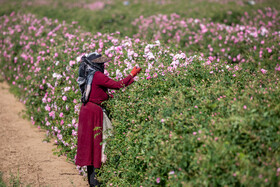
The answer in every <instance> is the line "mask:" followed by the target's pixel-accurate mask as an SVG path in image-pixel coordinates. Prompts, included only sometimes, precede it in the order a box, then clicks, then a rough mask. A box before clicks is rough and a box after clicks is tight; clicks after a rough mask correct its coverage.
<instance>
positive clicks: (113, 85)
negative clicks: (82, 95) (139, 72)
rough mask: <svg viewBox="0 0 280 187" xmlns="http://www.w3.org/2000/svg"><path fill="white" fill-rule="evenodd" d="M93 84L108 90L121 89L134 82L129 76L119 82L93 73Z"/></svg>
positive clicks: (99, 73) (98, 73) (101, 74)
mask: <svg viewBox="0 0 280 187" xmlns="http://www.w3.org/2000/svg"><path fill="white" fill-rule="evenodd" d="M94 76H95V78H94V79H95V83H96V84H97V85H99V86H103V87H106V88H109V89H116V90H118V89H120V88H123V87H126V86H128V85H130V84H132V83H133V82H134V80H133V77H132V76H131V75H128V76H127V77H126V78H124V79H122V80H120V81H114V80H112V79H110V78H109V77H107V76H106V75H104V74H103V73H101V72H96V73H95V75H94Z"/></svg>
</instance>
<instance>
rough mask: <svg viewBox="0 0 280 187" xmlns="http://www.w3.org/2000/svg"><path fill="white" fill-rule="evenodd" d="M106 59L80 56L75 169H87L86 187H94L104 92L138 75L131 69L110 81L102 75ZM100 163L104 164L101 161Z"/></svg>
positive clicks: (105, 95) (138, 69)
mask: <svg viewBox="0 0 280 187" xmlns="http://www.w3.org/2000/svg"><path fill="white" fill-rule="evenodd" d="M110 60H111V59H110V58H107V57H102V56H101V55H100V54H98V53H91V54H90V55H89V56H88V57H86V56H83V57H82V60H81V61H82V62H81V64H80V68H79V78H78V83H79V85H80V89H81V92H82V99H81V100H82V102H83V105H82V107H81V110H80V114H79V125H78V145H77V156H76V165H79V166H87V171H88V182H89V185H90V186H98V185H99V183H98V181H97V179H96V178H95V177H96V176H95V175H96V169H97V168H100V167H101V156H103V155H102V145H100V143H101V142H102V130H103V110H102V108H101V106H100V105H101V104H102V102H103V101H105V100H107V99H109V95H108V94H107V93H106V92H107V89H108V88H109V89H120V88H123V87H125V86H128V85H130V84H132V83H133V82H134V80H133V78H134V77H135V76H136V75H137V74H138V73H139V72H140V71H141V68H136V67H134V68H133V70H132V71H131V73H130V75H128V76H127V77H126V78H124V79H122V80H120V81H114V80H112V79H110V78H109V77H107V76H106V75H104V63H105V62H108V61H110ZM103 162H105V161H104V160H103Z"/></svg>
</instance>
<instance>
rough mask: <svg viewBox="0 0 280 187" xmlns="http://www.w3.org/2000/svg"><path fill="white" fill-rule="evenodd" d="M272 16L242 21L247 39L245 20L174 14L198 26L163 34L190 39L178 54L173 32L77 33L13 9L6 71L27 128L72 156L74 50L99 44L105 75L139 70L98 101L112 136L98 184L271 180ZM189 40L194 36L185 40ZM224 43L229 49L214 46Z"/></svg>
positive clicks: (275, 52)
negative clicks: (43, 133) (105, 112)
mask: <svg viewBox="0 0 280 187" xmlns="http://www.w3.org/2000/svg"><path fill="white" fill-rule="evenodd" d="M266 10H268V11H271V10H273V9H266ZM273 11H274V12H272V13H271V14H272V15H275V14H276V16H275V20H272V22H273V21H274V24H272V26H271V24H268V23H269V22H268V21H265V20H267V18H266V16H263V17H260V18H258V19H257V23H259V22H260V21H261V20H262V18H263V19H265V20H264V21H263V23H265V24H261V27H259V26H260V25H255V24H254V22H250V21H248V22H245V21H244V22H242V24H243V26H244V27H245V29H246V32H245V31H244V33H246V34H247V35H246V37H243V36H242V38H243V39H240V36H241V32H242V29H241V28H242V26H241V25H238V26H237V25H232V26H226V25H224V24H214V23H211V22H207V23H206V20H205V22H204V21H201V20H199V21H196V22H195V20H194V19H192V21H190V20H189V21H185V22H184V20H180V19H181V18H180V17H177V16H176V15H175V14H173V15H171V17H170V18H171V19H173V18H175V20H172V21H171V22H174V25H177V26H178V24H181V23H184V24H187V23H189V24H190V25H193V27H192V26H188V28H191V29H192V32H190V33H188V32H189V31H188V30H185V29H184V31H186V32H187V33H184V34H183V35H180V33H182V32H178V29H176V31H174V32H176V33H179V34H175V33H173V34H174V35H172V34H171V36H169V37H170V40H173V39H174V37H173V36H180V38H182V39H183V40H184V45H185V42H186V40H187V43H188V44H190V42H191V41H192V42H194V44H190V45H187V46H186V47H188V48H184V47H183V49H188V50H187V51H184V52H183V51H179V50H178V49H177V47H176V41H173V42H172V43H170V44H169V45H170V46H165V45H164V44H163V43H164V42H169V41H168V40H169V39H168V38H166V39H165V38H163V37H161V38H157V39H161V41H151V42H146V41H144V40H143V39H139V38H137V37H141V38H145V37H146V38H148V39H151V38H152V37H154V36H155V35H154V34H153V33H151V30H150V28H151V26H149V25H148V27H146V29H144V30H142V29H141V28H143V27H141V28H139V29H140V30H139V35H136V36H135V38H129V37H125V38H121V37H120V33H119V32H115V33H111V34H102V33H97V34H91V33H88V32H83V31H82V30H81V29H80V28H79V26H78V25H77V23H76V22H73V23H72V24H66V23H65V22H63V23H61V22H59V21H58V20H51V19H48V18H46V17H45V18H43V19H37V18H36V17H35V16H34V15H31V14H16V13H12V14H11V15H4V16H2V17H1V18H0V23H1V26H0V30H1V35H0V39H1V43H0V48H1V51H0V54H1V62H0V67H1V73H2V75H3V76H4V78H5V79H6V80H8V82H9V83H11V85H12V88H13V91H14V93H16V94H17V95H18V96H19V97H20V99H21V101H22V102H24V103H25V104H26V106H27V111H26V112H27V114H28V115H29V117H30V118H31V120H32V122H33V124H35V125H38V128H40V127H42V128H45V129H47V132H48V136H53V137H55V138H56V144H57V145H58V154H64V155H67V157H68V158H69V159H70V160H72V161H74V160H75V154H76V143H77V127H78V114H79V110H80V101H79V100H80V93H79V88H78V85H77V83H76V79H77V70H78V65H79V58H80V57H81V55H82V54H85V53H89V52H91V51H98V52H100V53H103V54H104V55H107V56H112V57H113V60H112V62H110V63H107V64H106V70H107V71H106V72H105V74H106V75H108V76H110V77H112V78H113V79H115V80H120V79H122V78H123V77H125V76H126V75H127V74H128V73H129V72H130V70H131V69H132V67H133V66H135V65H139V66H141V67H142V68H143V71H142V73H141V74H139V76H138V77H136V78H135V79H136V82H135V83H133V84H132V85H130V86H129V87H127V88H125V89H122V90H119V91H113V90H110V92H111V93H113V94H114V99H111V100H109V101H107V102H106V103H105V105H106V108H107V110H108V111H109V113H110V115H109V116H110V118H111V119H112V123H113V126H114V133H113V136H111V137H110V138H109V139H108V144H107V147H106V154H107V156H108V160H107V162H106V164H104V165H103V167H102V168H101V170H102V176H101V177H100V180H101V181H103V182H104V184H107V185H113V186H117V185H118V186H129V185H132V186H154V185H162V186H165V185H168V186H187V185H192V186H226V185H228V186H229V185H233V186H241V185H244V186H258V185H260V184H261V185H263V186H276V185H279V182H278V181H279V174H280V155H279V151H280V150H279V146H280V145H279V144H280V141H279V140H280V138H279V137H280V136H279V133H280V131H279V127H280V119H279V118H280V104H279V103H280V98H279V94H280V93H279V92H280V89H279V78H280V76H279V71H280V67H279V64H277V61H279V58H280V57H279V56H280V54H279V45H280V38H279V37H280V36H279V34H280V33H279V22H278V21H279V16H278V13H275V12H277V11H276V10H273ZM266 14H267V13H266ZM266 14H265V15H266ZM271 14H270V13H268V15H271ZM172 16H173V17H172ZM174 16H175V17H174ZM155 17H157V16H155ZM268 17H269V18H271V17H272V16H268ZM165 18H166V19H167V18H168V16H165ZM141 19H143V20H145V18H141ZM147 19H149V20H150V19H151V18H147ZM166 19H164V20H166ZM177 19H178V20H180V21H178V20H177ZM167 20H168V19H167ZM138 21H139V20H138ZM160 21H161V19H160ZM148 23H149V21H148ZM136 24H137V21H136ZM168 24H170V22H168ZM184 24H183V25H184ZM201 24H203V25H204V26H205V25H206V26H205V27H203V26H202V25H201ZM141 25H142V26H145V25H143V24H141ZM160 25H161V22H160V23H159V24H158V25H156V24H155V28H153V29H154V31H156V32H155V33H161V32H162V30H160V29H161V26H160ZM164 27H168V26H164ZM173 28H174V27H172V29H173ZM177 28H179V30H180V29H182V28H180V27H179V26H178V27H177ZM203 28H206V29H207V31H206V30H205V32H204V31H203ZM218 28H220V29H218ZM262 28H265V33H264V35H262V34H261V32H262V30H261V29H262ZM208 29H209V31H208ZM144 31H145V32H146V31H148V32H149V33H150V35H149V34H147V33H145V32H144ZM212 31H213V32H212ZM171 32H173V30H171ZM258 32H260V34H259V33H258ZM252 33H257V37H255V36H254V35H252ZM190 35H192V36H193V37H194V38H196V37H197V38H198V42H195V40H194V41H193V40H192V39H188V38H189V37H190ZM186 36H188V37H187V38H186ZM220 36H221V38H222V39H219V38H220ZM164 37H166V35H165V36H164ZM244 38H245V39H244ZM175 39H176V38H175ZM211 39H212V40H211ZM180 41H181V40H180ZM235 41H236V42H235ZM262 41H263V42H262ZM170 42H171V41H170ZM174 42H175V44H174ZM179 43H180V42H179ZM173 44H174V45H173ZM177 44H178V43H177ZM220 44H221V45H220ZM209 45H210V47H209ZM246 46H247V47H248V48H246ZM254 46H256V49H255V50H254ZM210 48H213V49H212V50H210ZM223 48H224V49H225V50H227V49H228V48H230V50H228V51H230V52H228V53H227V54H226V52H221V53H220V52H218V51H221V49H223ZM189 50H190V51H189ZM260 51H262V53H261V52H260ZM260 53H261V54H260ZM190 54H191V56H190ZM239 54H240V58H238V55H239ZM229 55H230V56H231V57H232V58H229ZM233 58H236V60H233ZM229 59H230V60H229ZM242 59H244V61H242ZM80 171H81V172H82V173H84V172H83V169H81V170H80Z"/></svg>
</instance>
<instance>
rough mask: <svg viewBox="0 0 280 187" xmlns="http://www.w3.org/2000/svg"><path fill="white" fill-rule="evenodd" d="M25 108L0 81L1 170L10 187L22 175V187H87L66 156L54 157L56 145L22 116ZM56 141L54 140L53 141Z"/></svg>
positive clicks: (42, 131) (6, 85)
mask: <svg viewBox="0 0 280 187" xmlns="http://www.w3.org/2000/svg"><path fill="white" fill-rule="evenodd" d="M23 109H24V105H23V104H22V103H21V102H19V101H18V100H17V99H16V98H15V97H14V95H13V94H11V93H9V85H8V84H7V83H6V82H0V171H1V172H2V173H3V180H4V182H5V183H6V184H9V179H10V178H11V173H12V174H13V175H14V176H16V175H17V173H18V172H19V176H20V182H21V183H23V185H22V186H26V185H30V186H32V187H33V186H59V187H62V186H78V187H80V186H81V187H83V186H88V184H87V181H85V180H84V178H83V176H81V175H79V173H78V171H77V170H76V166H75V165H74V164H73V163H70V162H67V161H66V157H64V156H61V157H58V156H56V155H53V151H52V149H54V148H56V146H55V145H53V143H46V142H43V139H44V138H45V131H44V130H40V129H38V128H37V127H36V126H34V125H32V124H31V122H30V121H28V120H26V119H23V118H22V117H21V112H22V110H23ZM52 142H53V141H52Z"/></svg>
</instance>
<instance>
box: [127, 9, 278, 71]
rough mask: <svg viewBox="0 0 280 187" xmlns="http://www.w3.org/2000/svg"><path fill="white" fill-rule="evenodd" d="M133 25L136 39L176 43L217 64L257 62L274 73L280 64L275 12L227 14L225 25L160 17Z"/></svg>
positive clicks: (268, 10)
mask: <svg viewBox="0 0 280 187" xmlns="http://www.w3.org/2000/svg"><path fill="white" fill-rule="evenodd" d="M235 20H238V21H235ZM235 22H238V23H235ZM132 24H133V25H134V26H135V27H136V28H137V29H138V33H137V34H135V35H134V36H135V37H140V38H146V39H154V40H163V41H164V42H165V43H169V44H170V43H175V44H176V47H181V48H183V49H184V50H185V51H188V52H189V53H194V52H198V51H200V52H201V53H202V55H205V56H211V57H212V58H213V59H215V60H217V61H221V60H222V61H227V62H229V63H240V62H241V63H243V62H256V63H262V65H265V66H266V67H267V68H271V69H272V68H275V66H276V62H279V60H280V57H279V42H280V36H279V35H280V34H279V28H280V16H279V11H278V10H276V9H274V8H269V7H268V8H265V9H264V10H257V11H254V12H252V13H251V14H248V13H247V12H244V14H243V15H239V14H237V15H236V14H234V12H228V14H227V15H225V17H224V23H215V22H213V21H212V20H211V19H202V20H200V19H194V18H187V19H186V18H182V17H180V16H179V15H177V14H171V15H170V16H168V15H162V14H160V15H153V16H150V17H148V18H144V17H143V16H140V17H139V18H137V19H135V20H134V21H133V22H132Z"/></svg>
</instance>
